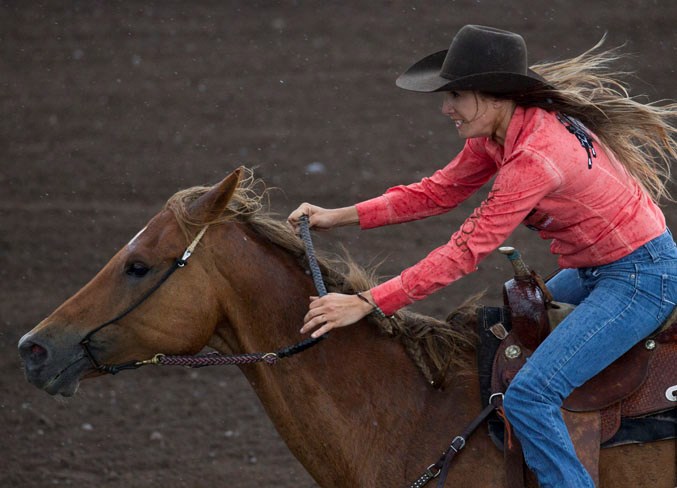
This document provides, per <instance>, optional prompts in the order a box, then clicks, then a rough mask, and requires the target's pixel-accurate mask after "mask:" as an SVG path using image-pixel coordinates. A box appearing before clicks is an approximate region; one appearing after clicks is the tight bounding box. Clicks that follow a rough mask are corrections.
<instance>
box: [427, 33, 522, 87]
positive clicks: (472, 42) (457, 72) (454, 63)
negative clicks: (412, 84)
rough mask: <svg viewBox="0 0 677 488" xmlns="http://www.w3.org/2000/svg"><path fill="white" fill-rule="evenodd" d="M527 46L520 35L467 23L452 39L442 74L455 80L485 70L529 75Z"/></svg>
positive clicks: (484, 71)
mask: <svg viewBox="0 0 677 488" xmlns="http://www.w3.org/2000/svg"><path fill="white" fill-rule="evenodd" d="M527 70H528V63H527V46H526V43H525V42H524V39H523V38H522V36H520V35H519V34H515V33H514V32H508V31H504V30H500V29H494V28H493V27H485V26H480V25H466V26H465V27H463V28H462V29H461V30H459V31H458V33H457V34H456V36H455V37H454V39H453V40H452V42H451V46H450V47H449V51H448V52H447V55H446V57H445V59H444V63H443V64H442V69H441V70H440V76H442V77H443V78H448V79H455V78H460V77H464V76H472V75H477V74H483V73H514V74H520V75H526V74H527Z"/></svg>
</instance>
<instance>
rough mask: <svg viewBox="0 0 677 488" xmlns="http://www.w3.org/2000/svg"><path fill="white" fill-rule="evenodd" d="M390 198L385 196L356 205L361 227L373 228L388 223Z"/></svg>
mask: <svg viewBox="0 0 677 488" xmlns="http://www.w3.org/2000/svg"><path fill="white" fill-rule="evenodd" d="M388 206H389V205H388V200H387V199H386V198H385V197H384V196H380V197H376V198H372V199H370V200H365V201H364V202H360V203H358V204H357V205H355V207H356V208H357V215H358V217H359V219H360V228H361V229H373V228H374V227H380V226H382V225H386V224H388V223H389V222H388V220H387V218H388V212H389V211H388Z"/></svg>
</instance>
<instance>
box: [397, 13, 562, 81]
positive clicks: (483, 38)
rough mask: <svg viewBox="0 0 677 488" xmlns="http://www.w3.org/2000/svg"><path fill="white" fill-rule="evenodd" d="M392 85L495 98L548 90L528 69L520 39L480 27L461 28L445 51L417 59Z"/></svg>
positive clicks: (535, 74)
mask: <svg viewBox="0 0 677 488" xmlns="http://www.w3.org/2000/svg"><path fill="white" fill-rule="evenodd" d="M395 83H396V84H397V86H399V87H400V88H404V89H405V90H411V91H417V92H437V91H451V90H478V91H484V92H489V93H497V94H498V93H520V92H524V91H527V90H530V89H534V88H539V87H542V88H547V87H549V85H548V83H547V82H546V81H545V79H543V77H541V76H540V75H538V74H537V73H535V72H534V71H532V70H530V69H529V67H528V65H527V46H526V43H525V42H524V39H523V38H522V36H520V35H519V34H515V33H513V32H508V31H504V30H500V29H494V28H493V27H484V26H481V25H466V26H465V27H463V28H461V30H460V31H458V33H457V34H456V36H455V37H454V39H453V40H452V41H451V46H450V47H449V49H448V50H446V51H439V52H436V53H434V54H431V55H429V56H426V57H425V58H423V59H421V60H420V61H418V62H417V63H415V64H413V65H412V66H411V67H410V68H409V69H408V70H407V71H405V72H404V73H402V74H401V75H400V77H399V78H397V81H396V82H395Z"/></svg>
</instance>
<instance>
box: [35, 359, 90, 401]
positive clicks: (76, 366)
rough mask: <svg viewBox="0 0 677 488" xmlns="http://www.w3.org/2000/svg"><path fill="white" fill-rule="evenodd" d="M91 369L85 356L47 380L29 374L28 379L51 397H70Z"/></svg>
mask: <svg viewBox="0 0 677 488" xmlns="http://www.w3.org/2000/svg"><path fill="white" fill-rule="evenodd" d="M89 369H91V368H90V364H89V360H88V359H87V358H86V357H85V356H84V355H80V356H78V357H76V358H75V359H74V360H73V361H71V362H70V363H69V364H68V365H67V366H65V367H64V368H62V369H61V370H60V371H59V372H58V373H56V374H55V375H53V376H51V377H49V378H47V379H46V380H42V379H41V378H39V377H38V376H34V375H31V374H28V375H27V377H28V381H30V382H31V383H33V384H34V385H35V386H37V387H38V388H40V389H42V390H44V391H46V392H47V393H49V394H50V395H61V396H65V397H70V396H73V395H74V394H75V392H76V391H77V390H78V386H79V385H80V379H81V378H82V377H83V376H84V375H85V374H86V373H87V372H88V370H89Z"/></svg>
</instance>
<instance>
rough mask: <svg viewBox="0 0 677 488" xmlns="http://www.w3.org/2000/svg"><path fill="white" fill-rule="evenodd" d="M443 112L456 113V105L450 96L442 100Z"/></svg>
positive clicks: (445, 113) (446, 113) (447, 113)
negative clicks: (454, 105)
mask: <svg viewBox="0 0 677 488" xmlns="http://www.w3.org/2000/svg"><path fill="white" fill-rule="evenodd" d="M442 113H443V114H444V115H451V114H452V113H454V107H453V105H452V103H451V100H449V97H446V96H445V97H444V100H443V101H442Z"/></svg>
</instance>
